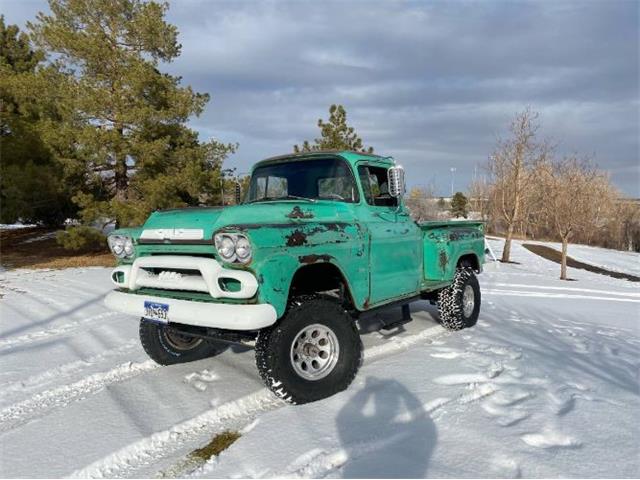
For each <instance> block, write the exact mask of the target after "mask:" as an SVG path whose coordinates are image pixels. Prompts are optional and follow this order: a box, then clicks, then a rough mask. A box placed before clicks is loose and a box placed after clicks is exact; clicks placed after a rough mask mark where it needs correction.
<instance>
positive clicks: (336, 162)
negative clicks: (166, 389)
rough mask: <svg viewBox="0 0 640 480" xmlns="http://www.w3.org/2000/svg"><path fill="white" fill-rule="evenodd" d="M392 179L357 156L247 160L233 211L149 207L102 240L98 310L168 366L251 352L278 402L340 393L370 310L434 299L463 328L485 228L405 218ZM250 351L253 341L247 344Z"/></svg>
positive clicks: (399, 180) (395, 177)
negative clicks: (105, 283) (246, 180)
mask: <svg viewBox="0 0 640 480" xmlns="http://www.w3.org/2000/svg"><path fill="white" fill-rule="evenodd" d="M404 191H405V181H404V170H403V169H402V167H400V166H396V165H395V162H394V161H393V159H392V158H389V157H380V156H376V155H368V154H364V153H356V152H313V153H302V154H292V155H284V156H280V157H275V158H270V159H267V160H264V161H261V162H259V163H257V164H256V165H255V166H254V167H253V170H252V173H251V180H250V184H249V190H248V192H247V193H246V195H245V199H244V201H243V203H242V204H239V205H235V206H228V207H192V208H184V209H178V210H166V211H157V212H154V213H153V214H151V216H150V217H149V218H148V219H147V221H146V222H145V224H144V225H143V226H142V227H139V228H122V229H119V230H115V231H114V232H112V233H111V234H110V235H109V237H108V243H109V247H110V249H111V251H112V252H113V254H114V255H115V256H116V257H117V258H118V266H117V267H116V268H115V269H114V270H113V272H112V275H111V278H112V281H113V283H114V284H115V286H116V289H115V290H114V291H112V292H110V293H109V295H108V296H107V298H106V300H105V302H106V304H107V306H108V307H110V308H112V309H114V310H117V311H119V312H123V313H126V314H131V315H133V316H135V317H137V318H141V320H140V340H141V342H142V346H143V347H144V349H145V351H146V352H147V354H148V355H149V356H150V357H151V358H152V359H153V360H155V361H156V362H158V363H160V364H163V365H168V364H173V363H178V362H185V361H191V360H197V359H202V358H205V357H210V356H213V355H216V354H218V353H220V352H222V351H223V350H224V346H225V345H226V344H228V343H247V344H250V345H255V354H256V363H257V367H258V371H259V373H260V375H261V377H262V379H263V380H264V382H265V383H266V385H267V387H268V388H269V389H271V390H272V391H273V392H274V393H275V394H276V395H278V396H280V397H281V398H283V399H285V400H287V401H290V402H292V403H305V402H310V401H314V400H318V399H321V398H325V397H328V396H330V395H332V394H334V393H336V392H339V391H341V390H344V389H346V388H347V387H348V386H349V384H350V383H351V382H352V380H353V379H354V377H355V375H356V373H357V370H358V368H359V366H360V364H361V359H362V350H363V349H362V343H361V341H360V336H359V333H358V328H357V321H358V319H360V318H363V317H364V316H366V315H367V314H368V313H369V312H372V311H375V310H376V309H378V308H381V307H389V306H392V305H397V306H398V307H401V309H402V316H400V315H399V319H398V321H397V322H394V323H393V324H391V325H387V328H393V327H394V326H395V325H396V323H397V324H398V325H399V324H401V323H404V322H406V321H409V320H410V319H411V317H410V315H409V308H408V303H409V302H412V301H415V300H418V299H427V300H431V301H432V302H434V303H437V305H438V308H439V316H440V322H441V324H442V325H443V326H444V327H446V328H448V329H451V330H459V329H462V328H465V327H470V326H472V325H474V324H475V323H476V321H477V318H478V314H479V310H480V288H479V284H478V280H477V278H476V275H475V274H476V273H479V272H480V271H481V269H482V264H483V261H484V232H483V224H482V223H480V222H473V221H452V222H425V223H416V222H414V221H413V220H412V219H411V217H410V216H409V213H408V211H407V209H406V208H405V205H404V203H403V194H404ZM254 342H255V343H254Z"/></svg>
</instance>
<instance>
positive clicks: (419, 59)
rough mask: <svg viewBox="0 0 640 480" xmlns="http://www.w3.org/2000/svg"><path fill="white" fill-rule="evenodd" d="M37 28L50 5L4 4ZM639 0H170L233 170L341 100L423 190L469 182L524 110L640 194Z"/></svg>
mask: <svg viewBox="0 0 640 480" xmlns="http://www.w3.org/2000/svg"><path fill="white" fill-rule="evenodd" d="M0 7H1V8H0V11H1V12H2V13H3V14H4V15H5V17H6V21H7V22H8V23H16V24H18V25H21V26H22V25H24V24H25V22H26V21H27V20H31V19H33V17H34V16H35V14H36V12H37V11H39V10H47V4H46V2H44V1H39V0H22V1H20V0H0ZM639 8H640V3H639V2H637V1H635V0H634V1H625V0H610V1H606V0H605V1H595V0H588V1H580V2H562V1H552V0H548V1H538V2H522V1H512V2H496V1H483V2H475V1H464V2H462V1H460V2H445V1H437V2H408V1H400V0H398V1H379V2H375V1H366V2H365V1H342V2H311V1H295V2H294V1H287V2H285V1H274V2H258V1H250V2H249V1H247V2H239V1H224V2H223V1H213V0H209V1H192V0H179V1H178V0H174V1H172V2H171V7H170V10H169V15H168V20H169V21H170V22H172V23H174V24H175V25H177V27H178V29H179V31H180V42H181V43H182V55H181V57H180V58H179V59H177V60H176V61H174V62H173V63H172V64H170V65H166V66H164V67H163V68H164V69H165V70H166V71H169V72H172V73H175V74H179V75H181V76H182V77H183V82H185V83H188V84H191V85H192V86H193V87H194V88H195V89H197V90H198V91H202V92H208V93H210V94H211V97H212V101H211V102H210V104H209V105H208V107H207V109H206V112H205V113H204V114H203V115H202V116H201V117H200V118H195V119H193V120H192V126H193V127H194V128H196V129H197V130H198V131H199V132H200V134H201V136H202V137H203V138H205V139H207V138H211V137H215V138H217V139H220V140H223V141H226V142H239V143H240V149H239V150H238V152H237V154H235V155H234V156H233V157H232V158H230V159H229V161H228V163H227V166H230V167H237V168H238V171H239V172H244V171H246V170H248V169H249V167H250V165H251V164H252V163H254V162H255V161H257V160H259V159H261V158H264V157H267V156H271V155H276V154H281V153H286V152H288V151H291V149H292V146H293V145H294V144H295V143H300V142H301V141H302V140H304V139H310V140H312V139H313V138H315V137H316V136H317V135H318V131H317V127H316V121H317V119H318V118H319V117H323V118H326V117H327V110H328V106H329V105H330V104H331V103H342V104H343V105H344V106H345V107H346V109H347V112H348V118H349V122H350V123H351V124H352V125H353V126H355V127H356V129H357V131H358V132H359V133H360V135H361V136H362V137H363V139H364V141H365V143H366V144H367V145H372V146H374V147H375V149H376V152H377V153H380V154H384V155H391V156H393V157H395V158H396V159H397V160H398V161H399V162H400V163H402V164H403V165H404V166H405V168H406V170H407V173H408V179H409V183H410V185H433V186H434V187H435V188H436V191H437V193H438V194H442V195H447V194H449V190H450V189H451V180H452V178H451V177H452V174H451V168H455V169H456V171H455V189H456V190H464V189H465V188H466V187H467V186H468V183H469V182H470V181H471V179H472V177H473V176H474V175H477V176H481V175H483V174H485V172H484V170H483V165H484V164H485V162H486V158H487V156H488V155H489V154H490V152H491V149H492V147H493V145H494V144H495V140H496V138H497V137H498V136H500V135H504V133H505V130H506V128H507V126H508V122H509V119H510V118H511V117H512V116H513V115H514V113H515V112H517V111H519V110H522V109H523V108H525V107H526V106H531V107H532V108H533V109H534V110H537V111H539V112H540V115H541V116H540V119H541V122H542V127H543V128H542V134H543V135H545V136H548V137H550V138H551V139H553V140H554V141H555V142H557V143H558V144H559V147H558V151H559V152H560V153H561V154H562V153H567V152H579V153H581V154H585V155H589V156H592V157H593V158H594V159H595V161H596V162H597V163H598V165H599V166H600V167H601V168H603V169H606V170H608V171H610V172H611V176H612V179H613V181H614V182H615V183H616V185H618V187H620V188H621V189H622V190H623V191H625V192H626V193H627V194H628V195H633V196H634V197H640V185H639V182H640V175H639V170H640V167H639V164H640V159H639V128H640V118H639V109H640V103H639V98H638V97H639V87H638V83H639V78H638V72H639V60H638V57H639V52H638V50H639V49H638V45H639V33H638V25H639Z"/></svg>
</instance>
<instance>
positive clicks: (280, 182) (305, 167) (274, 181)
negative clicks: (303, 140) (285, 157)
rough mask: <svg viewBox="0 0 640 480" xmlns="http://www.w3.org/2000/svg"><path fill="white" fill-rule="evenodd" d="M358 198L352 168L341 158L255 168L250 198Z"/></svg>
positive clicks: (249, 200)
mask: <svg viewBox="0 0 640 480" xmlns="http://www.w3.org/2000/svg"><path fill="white" fill-rule="evenodd" d="M287 198H290V199H309V200H337V201H341V202H350V203H353V202H357V201H358V189H357V188H356V184H355V181H354V179H353V175H352V173H351V170H350V169H349V167H348V165H347V164H346V162H345V161H344V160H342V159H339V158H319V159H317V160H292V161H290V162H282V163H274V164H271V165H264V166H262V167H258V168H256V169H255V170H254V172H253V175H252V176H251V184H250V186H249V195H248V197H247V201H248V202H259V201H264V200H277V199H287Z"/></svg>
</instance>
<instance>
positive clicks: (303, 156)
mask: <svg viewBox="0 0 640 480" xmlns="http://www.w3.org/2000/svg"><path fill="white" fill-rule="evenodd" d="M327 157H341V158H343V159H345V160H346V161H347V162H349V163H350V164H351V165H352V166H353V165H354V164H355V163H357V162H359V161H361V160H370V161H375V162H381V163H387V164H389V165H393V164H394V161H393V158H392V157H383V156H381V155H375V154H373V153H366V152H355V151H352V150H317V151H313V152H299V153H288V154H285V155H278V156H275V157H270V158H266V159H264V160H260V161H259V162H258V163H256V164H255V165H254V166H253V168H254V169H255V168H256V167H257V166H259V165H265V164H269V163H280V162H287V161H290V160H313V159H316V158H327Z"/></svg>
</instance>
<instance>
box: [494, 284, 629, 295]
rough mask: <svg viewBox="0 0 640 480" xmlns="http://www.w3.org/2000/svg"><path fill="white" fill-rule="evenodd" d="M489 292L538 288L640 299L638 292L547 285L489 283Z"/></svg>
mask: <svg viewBox="0 0 640 480" xmlns="http://www.w3.org/2000/svg"><path fill="white" fill-rule="evenodd" d="M487 287H488V290H491V289H492V288H493V287H514V288H536V289H542V290H561V291H566V292H586V293H599V294H601V295H617V296H623V297H634V298H640V293H636V292H623V291H619V290H618V291H612V290H598V289H594V288H575V287H550V286H546V285H526V284H518V283H493V282H489V283H487Z"/></svg>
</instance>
